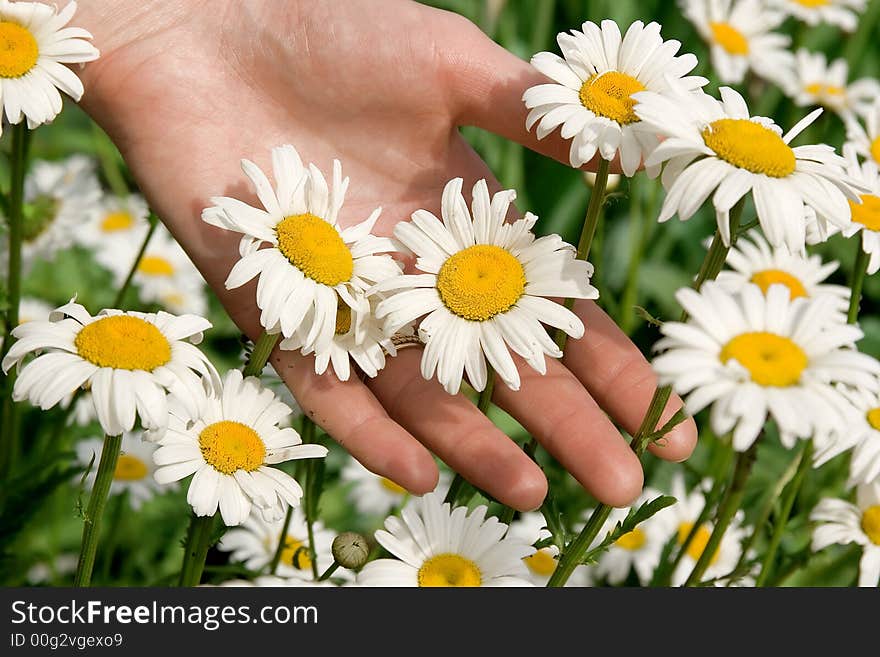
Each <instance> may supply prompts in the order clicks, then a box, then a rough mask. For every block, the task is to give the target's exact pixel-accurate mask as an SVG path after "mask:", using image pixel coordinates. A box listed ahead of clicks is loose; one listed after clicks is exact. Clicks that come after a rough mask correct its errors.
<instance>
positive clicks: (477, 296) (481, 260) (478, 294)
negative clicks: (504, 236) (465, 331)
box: [437, 244, 526, 322]
mask: <svg viewBox="0 0 880 657" xmlns="http://www.w3.org/2000/svg"><path fill="white" fill-rule="evenodd" d="M525 289H526V273H525V270H524V269H523V266H522V263H520V261H519V260H517V259H516V258H515V257H514V256H513V255H511V254H510V252H508V251H505V250H504V249H502V248H501V247H499V246H492V245H490V244H477V245H476V246H471V247H468V248H466V249H463V250H461V251H459V252H458V253H456V254H455V255H452V256H450V257H449V258H448V259H447V260H446V262H444V263H443V266H442V267H441V268H440V273H439V274H437V291H438V292H439V293H440V298H441V299H442V300H443V303H444V304H446V307H447V308H449V310H451V311H452V312H453V313H455V314H456V315H458V316H459V317H463V318H464V319H469V320H472V321H475V322H484V321H486V320H487V319H491V318H492V317H494V316H495V315H497V314H499V313H503V312H507V311H508V310H510V308H511V307H512V306H513V304H515V303H516V302H517V301H518V300H519V298H520V297H521V296H522V295H523V292H525Z"/></svg>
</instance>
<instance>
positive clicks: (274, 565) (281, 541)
mask: <svg viewBox="0 0 880 657" xmlns="http://www.w3.org/2000/svg"><path fill="white" fill-rule="evenodd" d="M292 517H293V507H292V506H289V507H287V514H286V515H285V516H284V524H283V525H282V526H281V534H279V536H278V546H277V547H276V548H275V554H274V555H272V562H271V563H270V564H269V574H270V575H274V574H275V571H277V570H278V564H279V563H280V561H281V553H282V552H284V548H285V547H286V546H287V530H288V529H289V528H290V519H291V518H292Z"/></svg>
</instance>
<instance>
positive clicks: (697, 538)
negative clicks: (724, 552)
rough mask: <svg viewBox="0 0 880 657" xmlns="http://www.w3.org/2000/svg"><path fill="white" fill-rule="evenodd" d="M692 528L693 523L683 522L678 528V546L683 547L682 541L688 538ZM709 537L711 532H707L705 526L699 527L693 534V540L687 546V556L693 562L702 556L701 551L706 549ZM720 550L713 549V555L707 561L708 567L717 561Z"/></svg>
mask: <svg viewBox="0 0 880 657" xmlns="http://www.w3.org/2000/svg"><path fill="white" fill-rule="evenodd" d="M693 526H694V523H692V522H683V523H681V524H680V525H679V526H678V544H679V545H684V541H685V539H686V538H687V537H688V534H690V533H691V528H693ZM710 536H712V532H711V531H709V528H708V527H706V525H701V526H700V528H699V529H698V530H697V533H696V534H694V538H693V539H692V540H691V543H690V545H688V549H687V555H688V556H689V557H690V558H691V559H693V560H694V561H698V560H699V558H700V556H701V555H702V554H703V551H704V550H705V549H706V546H707V545H708V544H709V537H710ZM720 549H721V546H718V547H717V548H715V554H713V555H712V559H711V560H710V561H709V565H710V566H711V565H713V564H714V563H715V562H716V561H718V553H719V551H720Z"/></svg>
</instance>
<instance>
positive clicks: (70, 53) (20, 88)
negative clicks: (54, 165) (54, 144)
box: [0, 0, 98, 129]
mask: <svg viewBox="0 0 880 657" xmlns="http://www.w3.org/2000/svg"><path fill="white" fill-rule="evenodd" d="M74 12H76V3H75V2H69V3H67V5H65V7H64V9H62V10H61V12H60V13H59V12H58V9H57V8H56V7H55V6H54V5H46V4H43V3H41V2H9V1H8V0H0V42H2V43H3V48H2V50H0V97H2V102H3V110H4V113H5V115H6V118H7V120H8V121H9V122H10V123H21V121H22V119H24V118H25V117H26V118H27V122H28V127H29V128H31V129H33V128H36V127H37V126H38V125H40V124H42V123H48V122H49V121H51V120H52V119H54V118H55V117H56V116H58V114H59V112H61V107H62V102H61V94H60V93H58V92H59V91H63V92H64V93H66V94H67V95H68V96H70V97H71V98H73V100H75V101H78V100H79V99H80V98H82V95H83V85H82V82H81V81H80V79H79V78H78V77H77V76H76V74H75V73H74V72H73V71H71V70H70V69H69V68H68V67H67V66H64V64H83V63H85V62H91V61H93V60H95V59H97V58H98V50H97V48H95V47H94V46H93V45H92V44H91V43H89V42H88V41H86V39H91V38H92V35H91V34H89V33H88V32H87V31H86V30H84V29H82V28H81V27H65V26H66V25H67V24H68V23H69V22H70V19H71V18H73V14H74ZM0 123H2V121H0Z"/></svg>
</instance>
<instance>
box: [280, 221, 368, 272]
mask: <svg viewBox="0 0 880 657" xmlns="http://www.w3.org/2000/svg"><path fill="white" fill-rule="evenodd" d="M275 233H276V235H277V236H278V250H279V251H281V253H283V254H284V257H286V258H287V259H288V260H290V262H291V264H293V265H294V266H295V267H296V268H297V269H299V270H300V271H301V272H302V273H303V274H305V275H306V276H308V277H309V278H311V279H312V280H314V281H316V282H318V283H321V284H322V285H327V286H329V287H333V286H335V285H339V284H340V283H344V282H345V281H347V280H349V279H350V278H351V275H352V272H353V271H354V259H353V258H352V257H351V251H350V250H349V248H348V247H347V246H346V245H345V242H343V241H342V237H341V236H340V235H339V231H337V230H336V228H334V227H333V226H332V225H331V224H329V223H327V222H326V221H324V220H323V219H321V218H320V217H316V216H315V215H313V214H311V213H307V214H296V215H293V216H290V217H285V218H284V219H282V220H281V221H280V222H279V223H278V225H277V226H275Z"/></svg>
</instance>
